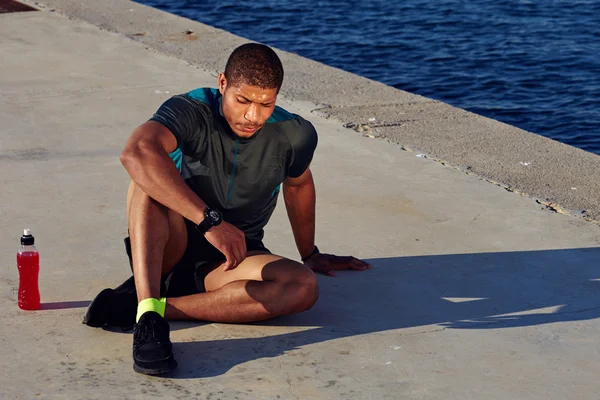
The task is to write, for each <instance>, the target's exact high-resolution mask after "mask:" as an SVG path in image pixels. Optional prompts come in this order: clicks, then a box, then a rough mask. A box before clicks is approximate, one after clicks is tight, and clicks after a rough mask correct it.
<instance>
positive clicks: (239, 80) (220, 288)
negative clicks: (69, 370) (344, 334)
mask: <svg viewBox="0 0 600 400" xmlns="http://www.w3.org/2000/svg"><path fill="white" fill-rule="evenodd" d="M282 81H283V67H282V65H281V61H280V60H279V58H278V57H277V55H276V54H275V52H274V51H273V50H271V49H270V48H269V47H267V46H264V45H261V44H256V43H250V44H245V45H243V46H240V47H238V48H237V49H235V50H234V51H233V53H232V54H231V56H230V57H229V60H228V61H227V65H226V68H225V72H224V73H221V74H219V77H218V82H217V83H218V89H196V90H193V91H191V92H189V93H187V94H184V95H178V96H173V97H172V98H170V99H169V100H167V101H166V102H165V103H164V104H163V105H162V106H161V107H160V108H159V110H158V111H157V112H156V113H155V114H154V116H153V117H152V118H151V119H150V120H149V121H148V122H146V123H144V124H142V125H141V126H139V127H138V128H137V129H135V130H134V131H133V133H132V134H131V136H130V138H129V140H128V141H127V144H126V145H125V149H124V150H123V152H122V154H121V162H122V163H123V166H124V167H125V169H126V170H127V172H128V173H129V175H130V176H131V180H132V182H131V185H130V187H129V191H128V195H127V217H128V228H129V237H128V238H126V239H125V243H126V248H127V253H128V254H129V256H130V264H131V267H132V270H133V279H129V280H128V281H126V282H125V283H124V284H122V285H121V286H120V287H119V288H116V289H114V290H113V289H105V290H103V291H102V292H101V293H100V294H99V295H98V296H97V297H96V298H95V299H94V301H93V302H92V303H91V304H90V307H89V308H88V310H87V313H86V315H85V317H84V323H86V324H88V325H90V326H105V325H111V326H121V327H126V326H128V325H129V326H131V325H132V324H134V323H135V325H134V330H133V332H134V333H133V336H134V337H133V359H134V369H135V370H136V371H137V372H141V373H145V374H150V375H158V374H163V373H167V372H169V371H171V370H172V369H174V368H175V367H176V365H177V364H176V362H175V360H174V357H173V353H172V345H171V341H170V339H169V332H170V330H169V324H168V323H167V322H166V321H165V319H169V320H174V319H193V320H202V321H215V322H229V323H236V322H251V321H260V320H265V319H268V318H273V317H276V316H280V315H285V314H292V313H298V312H302V311H305V310H308V309H309V308H311V307H312V306H313V304H315V302H316V301H317V297H318V287H317V280H316V278H315V275H314V272H319V273H324V274H327V275H330V276H333V275H334V272H333V271H334V270H340V269H355V270H364V269H366V268H369V266H368V265H367V264H366V263H364V262H362V261H360V260H357V259H355V258H353V257H336V256H333V255H328V254H322V253H320V252H319V250H318V248H317V247H316V246H315V243H314V238H315V187H314V183H313V178H312V175H311V172H310V168H309V164H310V162H311V160H312V158H313V153H314V151H315V148H316V146H317V134H316V132H315V130H314V128H313V126H312V125H311V124H310V123H309V122H308V121H306V120H304V119H303V118H301V117H300V116H297V115H293V114H290V113H288V112H287V111H285V110H283V109H282V108H279V107H276V106H275V101H276V99H277V94H278V92H279V89H280V87H281V84H282ZM281 184H283V194H284V199H285V205H286V208H287V213H288V217H289V220H290V223H291V227H292V231H293V234H294V238H295V241H296V245H297V247H298V251H299V253H300V256H301V259H302V261H303V264H301V263H298V262H296V261H292V260H289V259H286V258H283V257H280V256H277V255H275V254H271V253H270V252H269V250H267V248H266V247H265V246H264V245H263V242H262V239H263V234H264V232H263V228H264V226H265V225H266V224H267V222H268V220H269V218H270V217H271V214H272V212H273V210H274V208H275V204H276V201H277V197H278V194H279V190H280V185H281ZM313 271H314V272H313Z"/></svg>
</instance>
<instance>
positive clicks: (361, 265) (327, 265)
mask: <svg viewBox="0 0 600 400" xmlns="http://www.w3.org/2000/svg"><path fill="white" fill-rule="evenodd" d="M304 265H306V266H307V267H309V268H310V269H312V270H313V271H314V272H318V273H321V274H324V275H328V276H335V272H334V271H340V270H343V269H354V270H357V271H364V270H365V269H369V268H371V266H370V265H369V264H367V263H366V262H364V261H361V260H359V259H356V258H354V257H352V256H346V257H340V256H334V255H333V254H324V253H318V254H315V255H314V256H312V257H310V258H309V259H308V260H306V261H305V262H304Z"/></svg>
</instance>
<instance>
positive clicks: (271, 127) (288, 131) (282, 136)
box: [150, 88, 318, 240]
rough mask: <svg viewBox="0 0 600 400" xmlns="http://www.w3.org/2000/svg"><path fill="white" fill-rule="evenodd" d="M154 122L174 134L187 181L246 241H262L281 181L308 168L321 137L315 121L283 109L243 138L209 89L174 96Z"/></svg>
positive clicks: (174, 156)
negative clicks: (318, 135)
mask: <svg viewBox="0 0 600 400" xmlns="http://www.w3.org/2000/svg"><path fill="white" fill-rule="evenodd" d="M150 120H151V121H157V122H159V123H161V124H162V125H164V126H165V127H166V128H167V129H169V130H170V131H171V132H172V133H173V135H175V138H176V139H177V149H176V150H175V151H173V152H172V153H171V154H170V156H171V158H172V159H173V161H174V162H175V165H176V166H177V168H178V169H179V171H180V172H181V175H182V176H183V178H184V180H185V182H186V183H187V184H188V185H189V186H190V188H191V189H192V190H193V191H194V192H195V193H196V194H197V195H198V196H199V197H200V198H201V199H202V200H203V201H204V202H205V203H206V204H207V205H208V206H209V207H211V208H217V209H219V210H220V211H221V212H222V213H223V219H224V220H225V221H227V222H229V223H231V224H233V225H234V226H236V227H237V228H238V229H240V230H242V231H243V232H244V233H245V235H246V238H247V239H256V240H262V238H263V236H264V227H265V225H266V224H267V222H268V221H269V219H270V218H271V215H272V214H273V210H274V209H275V206H276V204H277V197H278V194H279V189H280V186H281V183H282V182H283V181H284V180H285V179H286V177H288V176H289V177H293V178H296V177H299V176H300V175H302V173H304V171H306V169H307V168H308V166H309V164H310V162H311V160H312V158H313V154H314V151H315V149H316V147H317V141H318V138H317V133H316V131H315V129H314V127H313V126H312V124H311V123H310V122H308V121H306V120H305V119H303V118H302V117H300V116H298V115H296V114H292V113H289V112H287V111H286V110H284V109H283V108H280V107H275V111H274V112H273V114H272V115H271V117H270V118H269V119H268V120H267V122H266V123H265V125H263V127H262V128H261V129H259V130H258V131H256V132H255V133H254V134H253V135H252V137H250V138H240V137H238V136H237V135H236V134H235V133H234V132H233V131H232V130H231V128H230V127H229V124H228V123H227V121H226V119H225V118H224V117H223V115H222V113H221V94H220V93H219V91H218V90H216V89H210V88H200V89H196V90H192V91H191V92H189V93H186V94H181V95H176V96H173V97H171V98H170V99H169V100H167V101H166V102H164V103H163V104H162V105H161V106H160V108H159V109H158V111H157V112H156V113H155V114H154V116H153V117H152V118H151V119H150Z"/></svg>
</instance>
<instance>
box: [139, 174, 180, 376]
mask: <svg viewBox="0 0 600 400" xmlns="http://www.w3.org/2000/svg"><path fill="white" fill-rule="evenodd" d="M127 218H128V227H129V237H130V239H131V255H132V266H133V276H134V279H135V286H136V291H137V297H138V303H139V304H138V317H137V318H136V324H135V326H134V328H133V360H134V365H133V368H134V370H135V371H137V372H141V373H145V374H150V375H160V374H164V373H167V372H169V371H171V370H172V369H174V368H175V367H176V366H177V363H176V362H175V359H174V357H173V349H172V345H171V341H170V339H169V334H170V328H169V324H168V323H167V322H166V321H165V319H164V318H163V317H164V309H163V310H161V309H160V306H161V303H160V300H159V299H160V280H161V275H162V274H163V273H167V272H168V271H169V270H170V269H172V268H173V266H174V265H175V264H176V263H177V262H178V261H179V260H180V259H181V258H182V257H183V254H184V252H185V248H186V246H187V232H186V228H185V223H184V220H183V217H182V216H180V215H178V214H177V213H175V212H174V211H172V210H169V209H167V208H166V207H164V206H163V205H161V204H160V203H158V202H157V201H155V200H154V199H152V198H151V197H150V196H148V195H147V194H146V193H145V192H144V191H143V190H141V189H140V188H139V187H138V186H137V185H136V184H135V183H133V182H132V183H131V185H130V187H129V191H128V193H127Z"/></svg>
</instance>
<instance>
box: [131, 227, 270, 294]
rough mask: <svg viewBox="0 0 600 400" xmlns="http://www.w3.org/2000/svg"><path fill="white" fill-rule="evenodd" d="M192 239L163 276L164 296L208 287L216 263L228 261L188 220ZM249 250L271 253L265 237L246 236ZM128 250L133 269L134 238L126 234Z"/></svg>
mask: <svg viewBox="0 0 600 400" xmlns="http://www.w3.org/2000/svg"><path fill="white" fill-rule="evenodd" d="M185 225H186V228H187V236H188V242H187V246H186V249H185V252H184V253H183V257H181V260H179V262H178V263H177V264H175V266H174V267H173V269H171V271H170V272H169V273H168V274H167V275H165V276H163V278H162V282H161V297H181V296H187V295H190V294H195V293H202V292H205V291H206V288H205V287H204V278H206V275H208V274H209V273H210V272H211V271H212V270H213V268H214V265H215V264H216V263H219V262H223V261H225V256H224V255H223V253H221V252H220V251H219V250H217V249H216V248H215V247H214V246H213V245H212V244H210V243H209V242H208V240H206V238H205V237H204V235H201V234H200V232H198V231H197V230H196V229H195V228H194V224H193V223H192V222H190V221H188V220H185ZM246 250H247V251H249V252H250V251H262V252H265V253H271V252H270V251H269V249H267V248H266V247H265V246H264V244H263V242H262V241H261V240H256V239H246ZM125 251H126V252H127V256H128V257H129V266H130V267H131V268H132V269H133V262H132V259H131V241H130V239H129V236H128V237H126V238H125Z"/></svg>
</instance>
